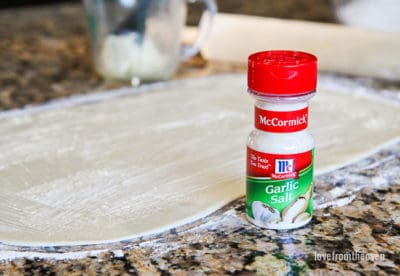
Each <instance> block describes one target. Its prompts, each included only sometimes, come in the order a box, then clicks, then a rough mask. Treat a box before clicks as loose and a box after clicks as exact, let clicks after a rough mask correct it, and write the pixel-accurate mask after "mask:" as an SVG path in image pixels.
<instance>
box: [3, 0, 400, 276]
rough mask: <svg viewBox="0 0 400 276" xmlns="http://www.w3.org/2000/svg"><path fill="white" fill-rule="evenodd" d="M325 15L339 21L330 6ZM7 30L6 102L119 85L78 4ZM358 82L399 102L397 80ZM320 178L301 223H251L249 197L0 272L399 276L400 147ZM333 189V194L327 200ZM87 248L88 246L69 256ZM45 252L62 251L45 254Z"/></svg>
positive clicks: (187, 71) (190, 65)
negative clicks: (317, 204) (100, 71)
mask: <svg viewBox="0 0 400 276" xmlns="http://www.w3.org/2000/svg"><path fill="white" fill-rule="evenodd" d="M234 2H237V3H239V1H233V2H232V3H234ZM241 2H244V1H241ZM272 2H274V3H275V2H276V3H278V2H277V1H272ZM287 2H293V1H287ZM311 2H313V1H310V3H311ZM320 2H323V1H320ZM238 5H239V4H238ZM239 6H240V5H239ZM278 6H279V5H278ZM320 8H321V7H320ZM238 9H241V10H246V7H242V6H240V7H238ZM277 9H278V8H277ZM246 12H247V11H246ZM248 13H251V12H248ZM255 14H258V13H255ZM265 14H268V13H267V11H265ZM318 14H321V12H320V11H319V13H318ZM281 16H284V14H282V15H281ZM302 16H303V15H302V14H300V15H298V16H297V17H298V18H302ZM324 18H325V19H326V20H327V21H329V20H333V19H332V17H331V14H329V13H327V14H326V16H325V17H324ZM16 19H18V20H16ZM71 19H73V20H71ZM318 19H321V18H318ZM321 20H323V19H321ZM0 37H1V38H2V39H0V108H1V109H10V108H15V107H23V106H26V105H29V104H36V103H41V102H44V101H47V100H50V99H54V98H57V97H64V96H69V95H73V94H81V93H87V92H88V91H96V90H100V89H106V88H110V87H116V86H120V85H121V84H115V83H114V84H110V83H104V82H103V81H102V80H101V79H100V78H98V77H97V76H96V75H95V74H94V72H93V70H92V66H91V59H90V51H89V44H88V40H87V37H86V29H85V20H84V18H83V15H82V11H81V9H80V7H79V5H76V4H65V5H59V6H53V7H36V8H33V9H28V8H24V9H13V10H3V11H0ZM242 70H243V68H242V67H240V66H234V65H229V64H210V63H207V62H205V61H204V60H202V59H201V58H200V57H196V58H194V59H192V60H190V61H189V62H187V63H185V64H184V65H183V66H182V68H181V69H180V71H179V73H178V75H177V78H184V77H188V76H196V77H197V76H204V75H210V74H214V73H216V72H232V71H242ZM360 81H362V82H365V83H367V84H368V85H370V86H373V87H377V88H385V89H384V90H385V91H384V93H385V96H387V97H391V98H393V99H394V100H399V99H400V97H399V94H398V91H399V90H400V85H398V84H392V83H385V82H381V81H373V80H362V79H361V80H360ZM381 90H382V89H381ZM315 183H316V188H315V189H316V190H315V192H316V193H317V194H320V195H321V194H322V195H326V197H325V202H327V203H326V204H325V206H324V208H321V209H318V210H316V211H315V215H314V217H313V220H312V222H311V224H309V225H308V226H306V227H303V228H301V229H297V230H290V231H275V230H264V229H260V228H257V227H255V226H253V225H251V224H249V223H248V222H247V221H246V219H245V218H244V217H243V214H244V199H243V198H241V199H238V200H236V201H234V202H232V203H231V204H229V205H227V206H226V207H224V208H223V209H222V210H219V211H217V212H215V213H214V214H212V215H210V216H207V217H205V218H203V219H201V220H199V221H195V222H193V223H191V224H188V225H185V226H182V227H179V228H175V229H171V230H170V231H168V232H164V233H161V234H158V235H153V236H149V237H144V238H140V239H137V240H132V241H128V242H120V243H113V244H107V245H98V246H82V247H79V246H74V247H51V248H47V247H43V248H35V249H34V250H35V254H33V256H36V257H35V258H18V255H13V256H15V257H16V258H13V259H12V260H7V261H1V262H0V274H5V275H18V274H27V275H31V274H35V275H42V274H43V275H58V274H61V275H63V274H73V275H81V274H86V275H94V274H99V275H102V274H111V275H128V274H146V273H147V274H146V275H153V274H154V275H169V274H174V275H187V274H189V275H202V274H211V275H221V274H240V275H253V274H259V275H274V274H275V275H282V274H291V275H297V274H310V273H313V274H321V275H323V274H326V273H329V272H332V273H340V274H346V275H347V274H355V275H357V274H360V275H363V274H374V275H375V274H377V275H381V274H382V275H385V274H394V275H399V274H400V208H399V207H400V144H399V143H398V144H394V145H392V146H390V147H387V148H385V149H384V150H381V151H379V152H377V153H375V154H374V155H372V156H370V157H369V158H367V159H364V160H362V161H359V162H358V163H356V164H353V165H351V166H347V167H345V168H342V169H339V170H336V171H333V172H331V173H328V174H324V175H321V176H318V177H316V180H315ZM329 196H332V199H333V198H334V199H333V200H331V201H329ZM14 251H20V252H25V253H26V252H28V251H32V249H31V248H26V247H19V248H16V247H13V246H7V245H2V244H0V255H1V256H3V257H4V254H7V252H14ZM79 252H90V253H89V254H88V256H86V257H84V256H83V257H81V258H75V259H68V258H69V257H71V256H80V253H79ZM41 253H46V254H47V253H51V254H53V256H54V257H55V258H52V259H49V258H45V259H43V258H39V257H37V256H40V254H41ZM346 254H347V255H346ZM25 255H26V254H25ZM10 256H11V255H10ZM371 258H376V259H374V260H371Z"/></svg>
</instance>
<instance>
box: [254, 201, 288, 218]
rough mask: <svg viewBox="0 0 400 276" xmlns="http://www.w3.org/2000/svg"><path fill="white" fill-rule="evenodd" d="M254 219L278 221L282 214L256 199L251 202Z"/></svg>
mask: <svg viewBox="0 0 400 276" xmlns="http://www.w3.org/2000/svg"><path fill="white" fill-rule="evenodd" d="M251 207H252V211H253V215H254V219H255V220H257V221H260V222H263V223H271V222H278V221H280V220H281V217H280V216H281V215H280V213H279V211H278V210H276V209H274V208H272V207H271V206H269V205H268V204H265V203H262V202H261V201H254V202H253V203H252V204H251Z"/></svg>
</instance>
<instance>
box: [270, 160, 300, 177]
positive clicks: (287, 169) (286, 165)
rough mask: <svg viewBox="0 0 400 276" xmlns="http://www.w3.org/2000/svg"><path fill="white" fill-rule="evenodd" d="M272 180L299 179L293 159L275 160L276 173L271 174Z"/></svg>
mask: <svg viewBox="0 0 400 276" xmlns="http://www.w3.org/2000/svg"><path fill="white" fill-rule="evenodd" d="M271 177H272V179H287V178H297V172H296V171H295V168H294V161H293V159H275V173H272V174H271Z"/></svg>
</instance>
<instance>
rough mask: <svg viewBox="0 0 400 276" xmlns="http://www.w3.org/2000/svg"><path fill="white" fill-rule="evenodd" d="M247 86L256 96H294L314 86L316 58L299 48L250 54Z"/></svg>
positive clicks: (315, 80)
mask: <svg viewBox="0 0 400 276" xmlns="http://www.w3.org/2000/svg"><path fill="white" fill-rule="evenodd" d="M247 81H248V87H249V89H250V90H251V91H250V92H252V93H255V94H259V95H281V96H296V95H304V94H307V93H310V92H313V91H314V90H315V88H316V87H317V57H316V56H314V55H311V54H308V53H305V52H298V51H286V50H277V51H265V52H258V53H255V54H252V55H250V56H249V65H248V74H247Z"/></svg>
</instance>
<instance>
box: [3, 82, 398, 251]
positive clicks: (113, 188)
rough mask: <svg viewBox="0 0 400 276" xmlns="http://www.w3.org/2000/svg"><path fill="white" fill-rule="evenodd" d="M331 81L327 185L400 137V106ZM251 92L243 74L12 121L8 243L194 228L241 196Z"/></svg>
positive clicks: (323, 151)
mask: <svg viewBox="0 0 400 276" xmlns="http://www.w3.org/2000/svg"><path fill="white" fill-rule="evenodd" d="M333 79H337V83H338V87H337V88H335V89H331V88H330V87H325V82H324V79H323V78H322V81H320V83H319V91H320V93H319V95H317V96H316V97H315V101H314V102H313V103H315V106H311V113H313V114H312V115H311V118H315V119H318V120H314V119H313V120H312V121H311V131H312V132H313V135H314V137H316V151H318V154H316V156H317V160H316V170H317V173H319V174H321V173H323V172H326V171H328V170H332V169H337V168H339V167H341V166H344V165H348V164H349V163H351V162H353V161H355V160H359V159H360V158H364V157H366V156H368V155H369V154H371V153H373V152H375V151H376V150H378V149H379V148H381V147H382V146H384V145H387V144H388V143H389V142H390V143H394V141H396V140H398V138H399V137H398V133H399V127H400V125H399V124H398V119H397V118H395V117H393V116H389V115H388V114H395V113H397V112H398V109H399V108H398V106H397V105H395V104H390V103H384V102H382V103H381V102H379V103H378V102H376V101H375V100H373V99H371V98H370V97H368V96H365V95H354V96H350V97H349V96H348V95H346V97H344V96H343V95H342V94H341V93H337V92H338V91H336V90H343V91H348V90H349V89H348V87H347V86H345V85H344V86H343V87H341V86H340V81H341V78H333ZM244 83H245V77H244V76H243V75H222V76H215V77H211V78H204V79H197V80H188V81H178V82H174V83H173V85H167V86H166V87H165V88H164V89H160V91H159V92H158V93H150V94H147V95H138V96H135V97H128V96H125V97H114V98H113V97H111V98H108V100H107V101H92V102H91V103H92V104H90V105H89V104H86V105H68V103H65V102H64V106H65V105H66V106H68V107H64V108H61V109H57V108H56V105H57V103H53V107H52V108H50V109H47V110H45V111H40V109H41V108H42V107H38V108H36V109H35V108H33V109H31V110H30V111H29V112H27V113H25V112H24V111H21V112H17V113H15V111H12V112H10V113H7V112H5V113H2V114H1V115H0V117H1V119H0V130H1V131H2V132H3V133H8V135H3V136H1V137H0V150H1V151H2V155H1V156H0V164H1V168H0V176H1V177H0V184H1V186H2V187H3V189H2V191H1V192H0V199H1V200H0V222H1V223H0V241H2V242H3V243H7V244H14V245H26V246H54V245H78V244H98V243H108V242H113V241H120V240H127V239H131V238H135V237H139V236H143V235H148V234H152V233H158V232H161V231H164V230H167V229H170V228H172V227H176V226H179V225H184V224H186V223H189V222H192V221H194V220H196V219H199V218H202V217H204V216H206V215H208V214H211V213H212V212H214V211H215V210H217V209H219V208H221V207H223V206H224V205H226V204H227V203H229V202H230V201H232V200H234V199H236V198H239V197H241V196H242V195H243V194H244V180H243V176H244V169H243V167H244V165H243V164H244V156H245V154H244V152H243V151H242V150H241V149H243V144H244V141H243V137H245V136H246V134H247V132H248V126H249V124H250V122H251V119H252V118H251V112H252V111H251V108H249V106H250V100H249V99H248V97H247V95H246V93H244V92H243V91H244V89H243V85H244ZM141 89H144V88H141ZM135 91H136V90H132V91H131V93H132V94H134V93H135ZM215 91H218V93H215ZM339 92H340V91H339ZM350 92H351V91H349V92H348V93H349V95H352V94H351V93H350ZM124 95H126V94H124ZM92 97H94V96H92ZM78 102H79V103H82V102H85V101H84V100H82V98H81V100H79V101H78ZM366 107H367V108H366ZM43 108H44V109H46V107H43ZM13 112H14V113H13ZM7 114H14V115H12V116H11V115H7ZM160 114H162V116H160ZM143 118H146V120H144V119H143ZM185 118H193V119H196V120H195V121H191V120H189V121H187V119H185ZM360 120H361V121H365V122H366V124H361V125H359V121H360ZM376 120H378V121H379V122H381V123H379V124H376V123H375V122H376ZM77 122H79V123H77ZM328 123H329V124H333V125H334V127H333V128H332V129H329V128H326V127H325V126H326V125H327V124H328ZM355 126H357V127H355ZM371 127H372V128H373V131H371ZM354 129H356V131H354ZM66 130H68V131H66ZM138 130H141V131H138ZM326 137H329V139H327V138H326ZM228 138H229V143H227V142H226V141H227V139H228ZM339 138H340V139H339ZM178 140H179V141H180V143H176V141H178ZM215 145H225V146H224V147H217V146H215ZM346 145H348V146H349V147H346ZM389 161H390V160H389ZM374 181H375V183H377V184H378V185H380V183H381V182H382V181H379V178H375V180H374ZM362 185H364V184H362ZM365 185H368V183H366V184H365ZM316 186H317V190H316V192H317V193H319V192H320V190H318V183H317V184H316ZM343 195H345V194H343ZM343 195H341V196H343ZM335 196H336V194H335V193H333V196H332V197H330V198H326V200H324V201H318V200H316V202H317V204H321V205H322V204H324V203H326V202H327V201H332V200H333V201H334V200H335V198H336V197H335ZM341 196H340V197H341ZM349 196H351V194H350V195H349ZM317 199H318V198H317Z"/></svg>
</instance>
